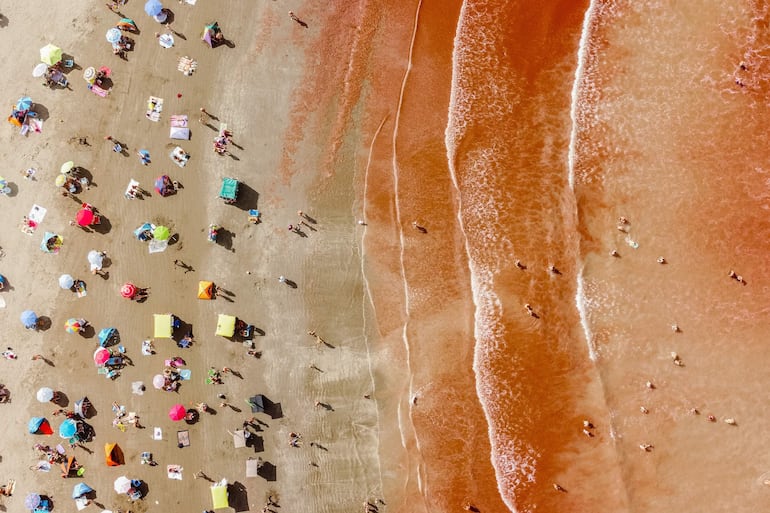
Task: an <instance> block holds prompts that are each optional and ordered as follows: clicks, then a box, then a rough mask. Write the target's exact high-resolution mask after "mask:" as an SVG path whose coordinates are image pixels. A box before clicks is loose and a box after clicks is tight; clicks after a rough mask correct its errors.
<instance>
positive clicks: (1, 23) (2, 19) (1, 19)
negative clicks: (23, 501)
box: [0, 14, 10, 511]
mask: <svg viewBox="0 0 770 513" xmlns="http://www.w3.org/2000/svg"><path fill="white" fill-rule="evenodd" d="M9 23H10V20H9V19H8V16H6V15H4V14H0V28H5V27H7V26H8V24H9ZM3 511H5V509H3Z"/></svg>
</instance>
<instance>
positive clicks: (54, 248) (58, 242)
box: [40, 232, 64, 253]
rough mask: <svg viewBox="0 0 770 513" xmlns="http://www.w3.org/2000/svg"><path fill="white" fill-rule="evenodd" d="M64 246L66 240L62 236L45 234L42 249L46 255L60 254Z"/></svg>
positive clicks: (41, 244)
mask: <svg viewBox="0 0 770 513" xmlns="http://www.w3.org/2000/svg"><path fill="white" fill-rule="evenodd" d="M63 244H64V239H62V238H61V236H60V235H57V234H55V233H51V232H45V235H43V242H41V243H40V249H42V250H43V251H45V252H46V253H58V252H59V250H60V249H61V247H62V245H63Z"/></svg>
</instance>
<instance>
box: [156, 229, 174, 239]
mask: <svg viewBox="0 0 770 513" xmlns="http://www.w3.org/2000/svg"><path fill="white" fill-rule="evenodd" d="M152 236H153V237H154V238H155V240H168V239H169V237H171V231H170V230H169V229H168V228H167V227H165V226H156V227H155V229H154V230H153V231H152Z"/></svg>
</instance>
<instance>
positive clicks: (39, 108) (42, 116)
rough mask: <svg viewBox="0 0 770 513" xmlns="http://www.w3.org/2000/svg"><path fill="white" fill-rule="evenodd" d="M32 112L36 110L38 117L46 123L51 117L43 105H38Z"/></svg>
mask: <svg viewBox="0 0 770 513" xmlns="http://www.w3.org/2000/svg"><path fill="white" fill-rule="evenodd" d="M32 110H34V111H35V112H36V113H37V117H38V118H39V119H41V120H42V121H46V120H47V119H48V118H49V116H50V113H49V112H48V107H46V106H45V105H43V104H42V103H36V104H35V108H34V109H32Z"/></svg>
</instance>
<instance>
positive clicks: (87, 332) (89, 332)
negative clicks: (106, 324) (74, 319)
mask: <svg viewBox="0 0 770 513" xmlns="http://www.w3.org/2000/svg"><path fill="white" fill-rule="evenodd" d="M78 335H80V336H81V337H83V338H94V337H95V336H96V330H95V329H94V327H93V326H91V325H90V324H89V325H88V326H86V327H85V328H83V329H81V330H80V331H78Z"/></svg>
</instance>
